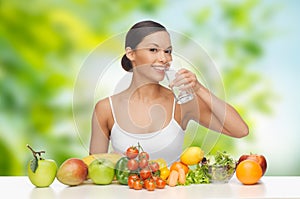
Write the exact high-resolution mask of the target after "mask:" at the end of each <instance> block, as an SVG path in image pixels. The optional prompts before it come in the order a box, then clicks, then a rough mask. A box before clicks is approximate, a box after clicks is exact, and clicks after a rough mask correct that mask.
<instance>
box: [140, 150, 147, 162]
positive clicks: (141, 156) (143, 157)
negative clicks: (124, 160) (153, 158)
mask: <svg viewBox="0 0 300 199" xmlns="http://www.w3.org/2000/svg"><path fill="white" fill-rule="evenodd" d="M138 158H139V160H141V159H146V160H149V154H148V153H147V152H145V151H142V152H140V153H139V155H138Z"/></svg>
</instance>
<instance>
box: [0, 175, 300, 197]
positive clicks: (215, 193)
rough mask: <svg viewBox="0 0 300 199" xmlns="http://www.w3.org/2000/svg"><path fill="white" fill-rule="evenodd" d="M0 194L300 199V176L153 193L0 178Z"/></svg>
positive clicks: (272, 177) (24, 177) (8, 195)
mask: <svg viewBox="0 0 300 199" xmlns="http://www.w3.org/2000/svg"><path fill="white" fill-rule="evenodd" d="M0 190H1V191H0V193H1V198H2V196H6V197H9V198H24V199H25V198H32V199H41V198H42V199H48V198H49V199H51V198H72V199H77V198H78V199H83V198H87V199H93V198H97V199H99V198H104V199H109V198H114V199H116V198H122V199H127V198H128V199H134V198H142V199H148V198H156V199H157V197H159V198H161V197H162V196H163V198H171V199H182V198H197V199H200V198H300V176H278V177H275V176H264V177H262V178H261V180H260V182H259V183H258V184H255V185H247V186H246V185H242V184H241V183H240V182H239V181H238V180H237V179H236V178H233V179H231V180H230V181H229V183H227V184H199V185H189V186H176V187H169V186H166V188H165V189H156V190H154V191H152V192H150V191H147V190H145V189H143V190H139V191H137V190H133V189H129V188H128V186H125V185H119V184H115V183H114V184H111V185H104V186H103V185H102V186H101V185H94V184H91V183H89V182H87V183H85V184H83V185H79V186H75V187H68V186H66V185H63V184H62V183H60V182H59V181H57V180H55V181H54V182H53V184H52V185H50V187H48V188H35V187H34V186H33V185H32V184H31V183H30V181H29V179H28V177H27V176H7V177H5V176H1V177H0Z"/></svg>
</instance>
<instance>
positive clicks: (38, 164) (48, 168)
mask: <svg viewBox="0 0 300 199" xmlns="http://www.w3.org/2000/svg"><path fill="white" fill-rule="evenodd" d="M27 147H28V148H29V149H30V150H31V152H32V153H33V157H34V158H33V159H32V160H30V161H29V162H28V165H27V172H28V177H29V180H30V182H31V183H32V184H33V185H35V186H36V187H48V186H50V185H51V184H52V183H53V181H54V179H55V176H56V172H57V164H56V162H55V161H54V160H51V159H44V158H42V157H41V154H42V153H45V151H38V152H37V151H34V150H33V149H32V148H31V147H30V146H29V145H27Z"/></svg>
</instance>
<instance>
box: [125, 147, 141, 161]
mask: <svg viewBox="0 0 300 199" xmlns="http://www.w3.org/2000/svg"><path fill="white" fill-rule="evenodd" d="M138 155H139V150H138V148H137V147H135V146H131V147H129V148H128V149H127V150H126V156H127V157H128V158H129V159H133V158H136V157H137V156H138Z"/></svg>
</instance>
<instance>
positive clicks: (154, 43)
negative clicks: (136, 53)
mask: <svg viewBox="0 0 300 199" xmlns="http://www.w3.org/2000/svg"><path fill="white" fill-rule="evenodd" d="M151 44H152V45H154V46H156V47H158V48H160V46H159V45H158V44H156V43H149V44H148V45H151ZM170 48H172V46H169V47H168V48H166V49H170Z"/></svg>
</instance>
